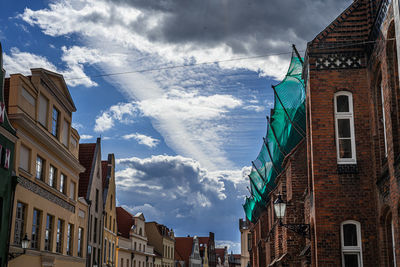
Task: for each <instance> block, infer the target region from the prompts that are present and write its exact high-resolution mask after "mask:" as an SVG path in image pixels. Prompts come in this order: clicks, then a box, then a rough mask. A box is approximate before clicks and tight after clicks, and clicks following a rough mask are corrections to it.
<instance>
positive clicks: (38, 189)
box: [18, 176, 75, 213]
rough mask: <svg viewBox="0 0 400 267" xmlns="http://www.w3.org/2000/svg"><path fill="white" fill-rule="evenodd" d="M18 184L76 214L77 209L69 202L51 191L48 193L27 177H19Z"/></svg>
mask: <svg viewBox="0 0 400 267" xmlns="http://www.w3.org/2000/svg"><path fill="white" fill-rule="evenodd" d="M18 184H19V185H21V186H22V187H24V188H26V189H28V190H30V191H32V192H33V193H35V194H37V195H39V196H41V197H43V198H45V199H47V200H50V201H51V202H53V203H55V204H57V205H59V206H60V207H62V208H64V209H66V210H68V211H70V212H72V213H75V207H74V206H73V205H71V204H69V203H68V202H67V201H65V200H64V199H62V198H60V197H58V196H56V195H55V194H53V193H51V192H50V191H47V190H46V189H43V188H42V187H40V186H39V185H37V184H35V183H34V182H32V181H30V180H29V179H26V178H25V177H22V176H19V177H18Z"/></svg>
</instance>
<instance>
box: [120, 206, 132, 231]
mask: <svg viewBox="0 0 400 267" xmlns="http://www.w3.org/2000/svg"><path fill="white" fill-rule="evenodd" d="M133 225H134V219H133V215H132V214H130V213H129V212H128V211H126V210H125V209H124V208H122V207H117V227H118V228H117V229H118V234H119V235H120V236H123V237H125V238H129V233H130V231H131V228H132V226H133Z"/></svg>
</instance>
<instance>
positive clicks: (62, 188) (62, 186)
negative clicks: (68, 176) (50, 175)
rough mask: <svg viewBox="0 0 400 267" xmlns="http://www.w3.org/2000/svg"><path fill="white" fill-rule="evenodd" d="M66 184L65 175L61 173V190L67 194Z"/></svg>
mask: <svg viewBox="0 0 400 267" xmlns="http://www.w3.org/2000/svg"><path fill="white" fill-rule="evenodd" d="M64 184H65V175H64V174H62V173H61V175H60V192H61V193H63V194H65V187H64Z"/></svg>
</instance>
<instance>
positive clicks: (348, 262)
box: [344, 254, 359, 267]
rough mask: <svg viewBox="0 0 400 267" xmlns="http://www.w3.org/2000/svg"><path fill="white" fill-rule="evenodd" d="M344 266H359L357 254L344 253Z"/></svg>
mask: <svg viewBox="0 0 400 267" xmlns="http://www.w3.org/2000/svg"><path fill="white" fill-rule="evenodd" d="M344 266H345V267H359V265H358V254H344Z"/></svg>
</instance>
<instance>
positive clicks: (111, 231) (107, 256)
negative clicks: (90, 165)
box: [102, 154, 118, 266]
mask: <svg viewBox="0 0 400 267" xmlns="http://www.w3.org/2000/svg"><path fill="white" fill-rule="evenodd" d="M103 165H105V166H103ZM102 166H103V168H102V171H103V176H104V177H105V181H104V182H103V185H104V189H103V190H104V194H105V206H104V231H103V250H104V251H103V266H117V263H116V259H117V256H116V249H117V244H118V241H117V213H116V209H115V158H114V154H109V155H108V159H107V161H102ZM104 172H106V173H104ZM103 179H104V178H103Z"/></svg>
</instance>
